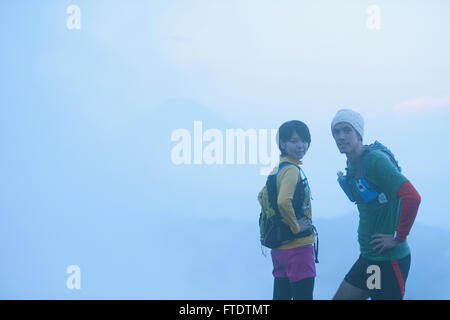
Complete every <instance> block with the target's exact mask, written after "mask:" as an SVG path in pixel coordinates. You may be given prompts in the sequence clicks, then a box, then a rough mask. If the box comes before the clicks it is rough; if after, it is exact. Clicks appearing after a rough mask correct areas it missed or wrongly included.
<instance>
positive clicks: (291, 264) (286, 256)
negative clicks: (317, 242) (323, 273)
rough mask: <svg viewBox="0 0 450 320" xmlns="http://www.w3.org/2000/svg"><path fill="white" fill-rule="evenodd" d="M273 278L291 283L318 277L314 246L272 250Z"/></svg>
mask: <svg viewBox="0 0 450 320" xmlns="http://www.w3.org/2000/svg"><path fill="white" fill-rule="evenodd" d="M271 255H272V262H273V272H272V274H273V276H274V277H275V278H288V279H289V282H291V283H292V282H296V281H300V280H302V279H306V278H311V277H315V276H316V263H315V262H314V247H313V245H312V244H310V245H306V246H303V247H298V248H292V249H283V250H280V249H272V251H271Z"/></svg>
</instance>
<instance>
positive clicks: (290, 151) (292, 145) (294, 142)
mask: <svg viewBox="0 0 450 320" xmlns="http://www.w3.org/2000/svg"><path fill="white" fill-rule="evenodd" d="M281 148H283V149H284V151H285V153H286V154H287V155H288V156H291V157H292V158H294V159H297V160H301V159H302V158H303V157H304V156H305V154H306V152H307V151H308V148H309V143H308V142H306V141H304V140H303V139H302V138H301V137H300V136H299V135H298V134H297V132H295V131H294V132H293V133H292V135H291V137H290V139H289V140H287V141H281Z"/></svg>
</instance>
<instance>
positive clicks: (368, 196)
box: [337, 141, 402, 206]
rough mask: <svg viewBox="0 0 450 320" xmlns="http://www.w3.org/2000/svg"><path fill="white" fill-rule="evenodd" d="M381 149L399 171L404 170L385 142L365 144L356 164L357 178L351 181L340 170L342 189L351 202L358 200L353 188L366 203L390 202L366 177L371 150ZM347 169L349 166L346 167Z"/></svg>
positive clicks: (379, 203) (378, 204)
mask: <svg viewBox="0 0 450 320" xmlns="http://www.w3.org/2000/svg"><path fill="white" fill-rule="evenodd" d="M375 150H380V151H383V152H384V153H385V154H386V155H387V156H388V157H389V159H390V160H391V161H392V163H394V165H395V166H396V168H397V169H398V171H400V172H401V171H402V170H401V168H400V166H399V165H398V161H397V160H396V159H395V157H394V154H393V153H392V152H391V151H390V150H389V149H388V148H387V147H386V146H384V145H383V144H381V143H380V142H378V141H375V142H374V143H373V144H371V145H366V146H364V151H363V154H362V155H361V158H360V159H359V161H358V163H357V164H356V165H355V179H354V181H352V182H350V181H349V180H348V179H347V176H346V175H344V174H343V172H342V171H339V172H338V179H337V180H338V182H339V185H340V186H341V188H342V190H344V192H345V194H346V195H347V197H348V198H349V200H350V201H351V202H356V200H355V198H354V197H353V194H352V191H351V190H352V189H353V190H355V191H356V193H357V194H358V195H359V196H360V197H361V198H362V199H363V200H364V202H365V203H367V204H369V205H374V206H380V205H384V204H385V203H387V202H388V199H387V197H386V195H385V194H384V193H379V192H377V191H376V190H375V189H374V188H373V187H371V186H370V184H369V182H368V181H367V180H366V179H365V176H366V163H367V156H368V155H369V153H370V152H372V151H375ZM345 170H347V168H346V169H345Z"/></svg>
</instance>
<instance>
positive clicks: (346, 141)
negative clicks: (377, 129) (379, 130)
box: [332, 122, 362, 154]
mask: <svg viewBox="0 0 450 320" xmlns="http://www.w3.org/2000/svg"><path fill="white" fill-rule="evenodd" d="M332 132H333V138H334V140H335V141H336V145H337V147H338V149H339V151H340V152H341V153H346V154H348V153H352V152H353V151H354V150H355V149H356V148H357V147H358V146H359V145H360V144H361V143H362V142H361V139H360V137H359V134H358V133H357V132H356V130H355V129H354V128H353V127H352V126H351V125H350V124H349V123H347V122H339V123H338V124H336V125H335V126H334V128H333V131H332Z"/></svg>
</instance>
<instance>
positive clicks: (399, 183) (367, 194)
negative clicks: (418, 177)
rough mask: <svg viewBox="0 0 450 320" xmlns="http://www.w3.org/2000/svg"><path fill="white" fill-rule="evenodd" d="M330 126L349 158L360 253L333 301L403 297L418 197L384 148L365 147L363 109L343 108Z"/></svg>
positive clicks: (348, 185) (348, 187) (348, 186)
mask: <svg viewBox="0 0 450 320" xmlns="http://www.w3.org/2000/svg"><path fill="white" fill-rule="evenodd" d="M331 130H332V134H333V138H334V140H335V141H336V145H337V147H338V149H339V151H340V152H341V153H344V154H345V155H346V157H347V169H346V170H347V175H346V176H345V177H342V176H341V178H343V180H341V181H340V182H342V185H341V186H342V187H343V189H344V191H346V193H347V195H348V197H349V198H350V199H351V200H352V201H354V202H356V204H357V207H358V211H359V227H358V242H359V245H360V253H361V254H360V257H359V258H358V260H357V261H356V262H355V264H354V265H353V266H352V268H351V269H350V271H349V272H348V273H347V275H346V276H345V278H344V280H343V281H342V284H341V285H340V287H339V289H338V291H337V292H336V294H335V296H334V298H333V299H336V300H341V299H346V300H356V299H367V298H369V297H370V298H371V299H385V300H387V299H396V300H397V299H398V300H401V299H403V296H404V292H405V282H406V279H407V277H408V272H409V268H410V263H411V255H410V248H409V246H408V243H407V241H406V238H407V236H408V234H409V232H410V230H411V227H412V225H413V223H414V220H415V217H416V215H417V210H418V208H419V204H420V201H421V199H420V195H419V194H418V192H417V191H416V189H415V188H414V187H413V186H412V184H411V183H410V182H409V181H408V179H407V178H406V177H404V176H403V175H402V174H401V173H400V170H399V168H398V167H397V165H396V163H394V160H393V159H391V157H390V156H389V155H388V154H387V153H386V152H384V151H382V150H377V149H375V150H372V149H370V148H369V147H368V146H364V145H363V141H362V140H363V136H364V120H363V118H362V116H361V115H360V114H359V113H357V112H355V111H353V110H349V109H342V110H339V111H338V112H337V113H336V116H335V117H334V119H333V121H332V123H331Z"/></svg>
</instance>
